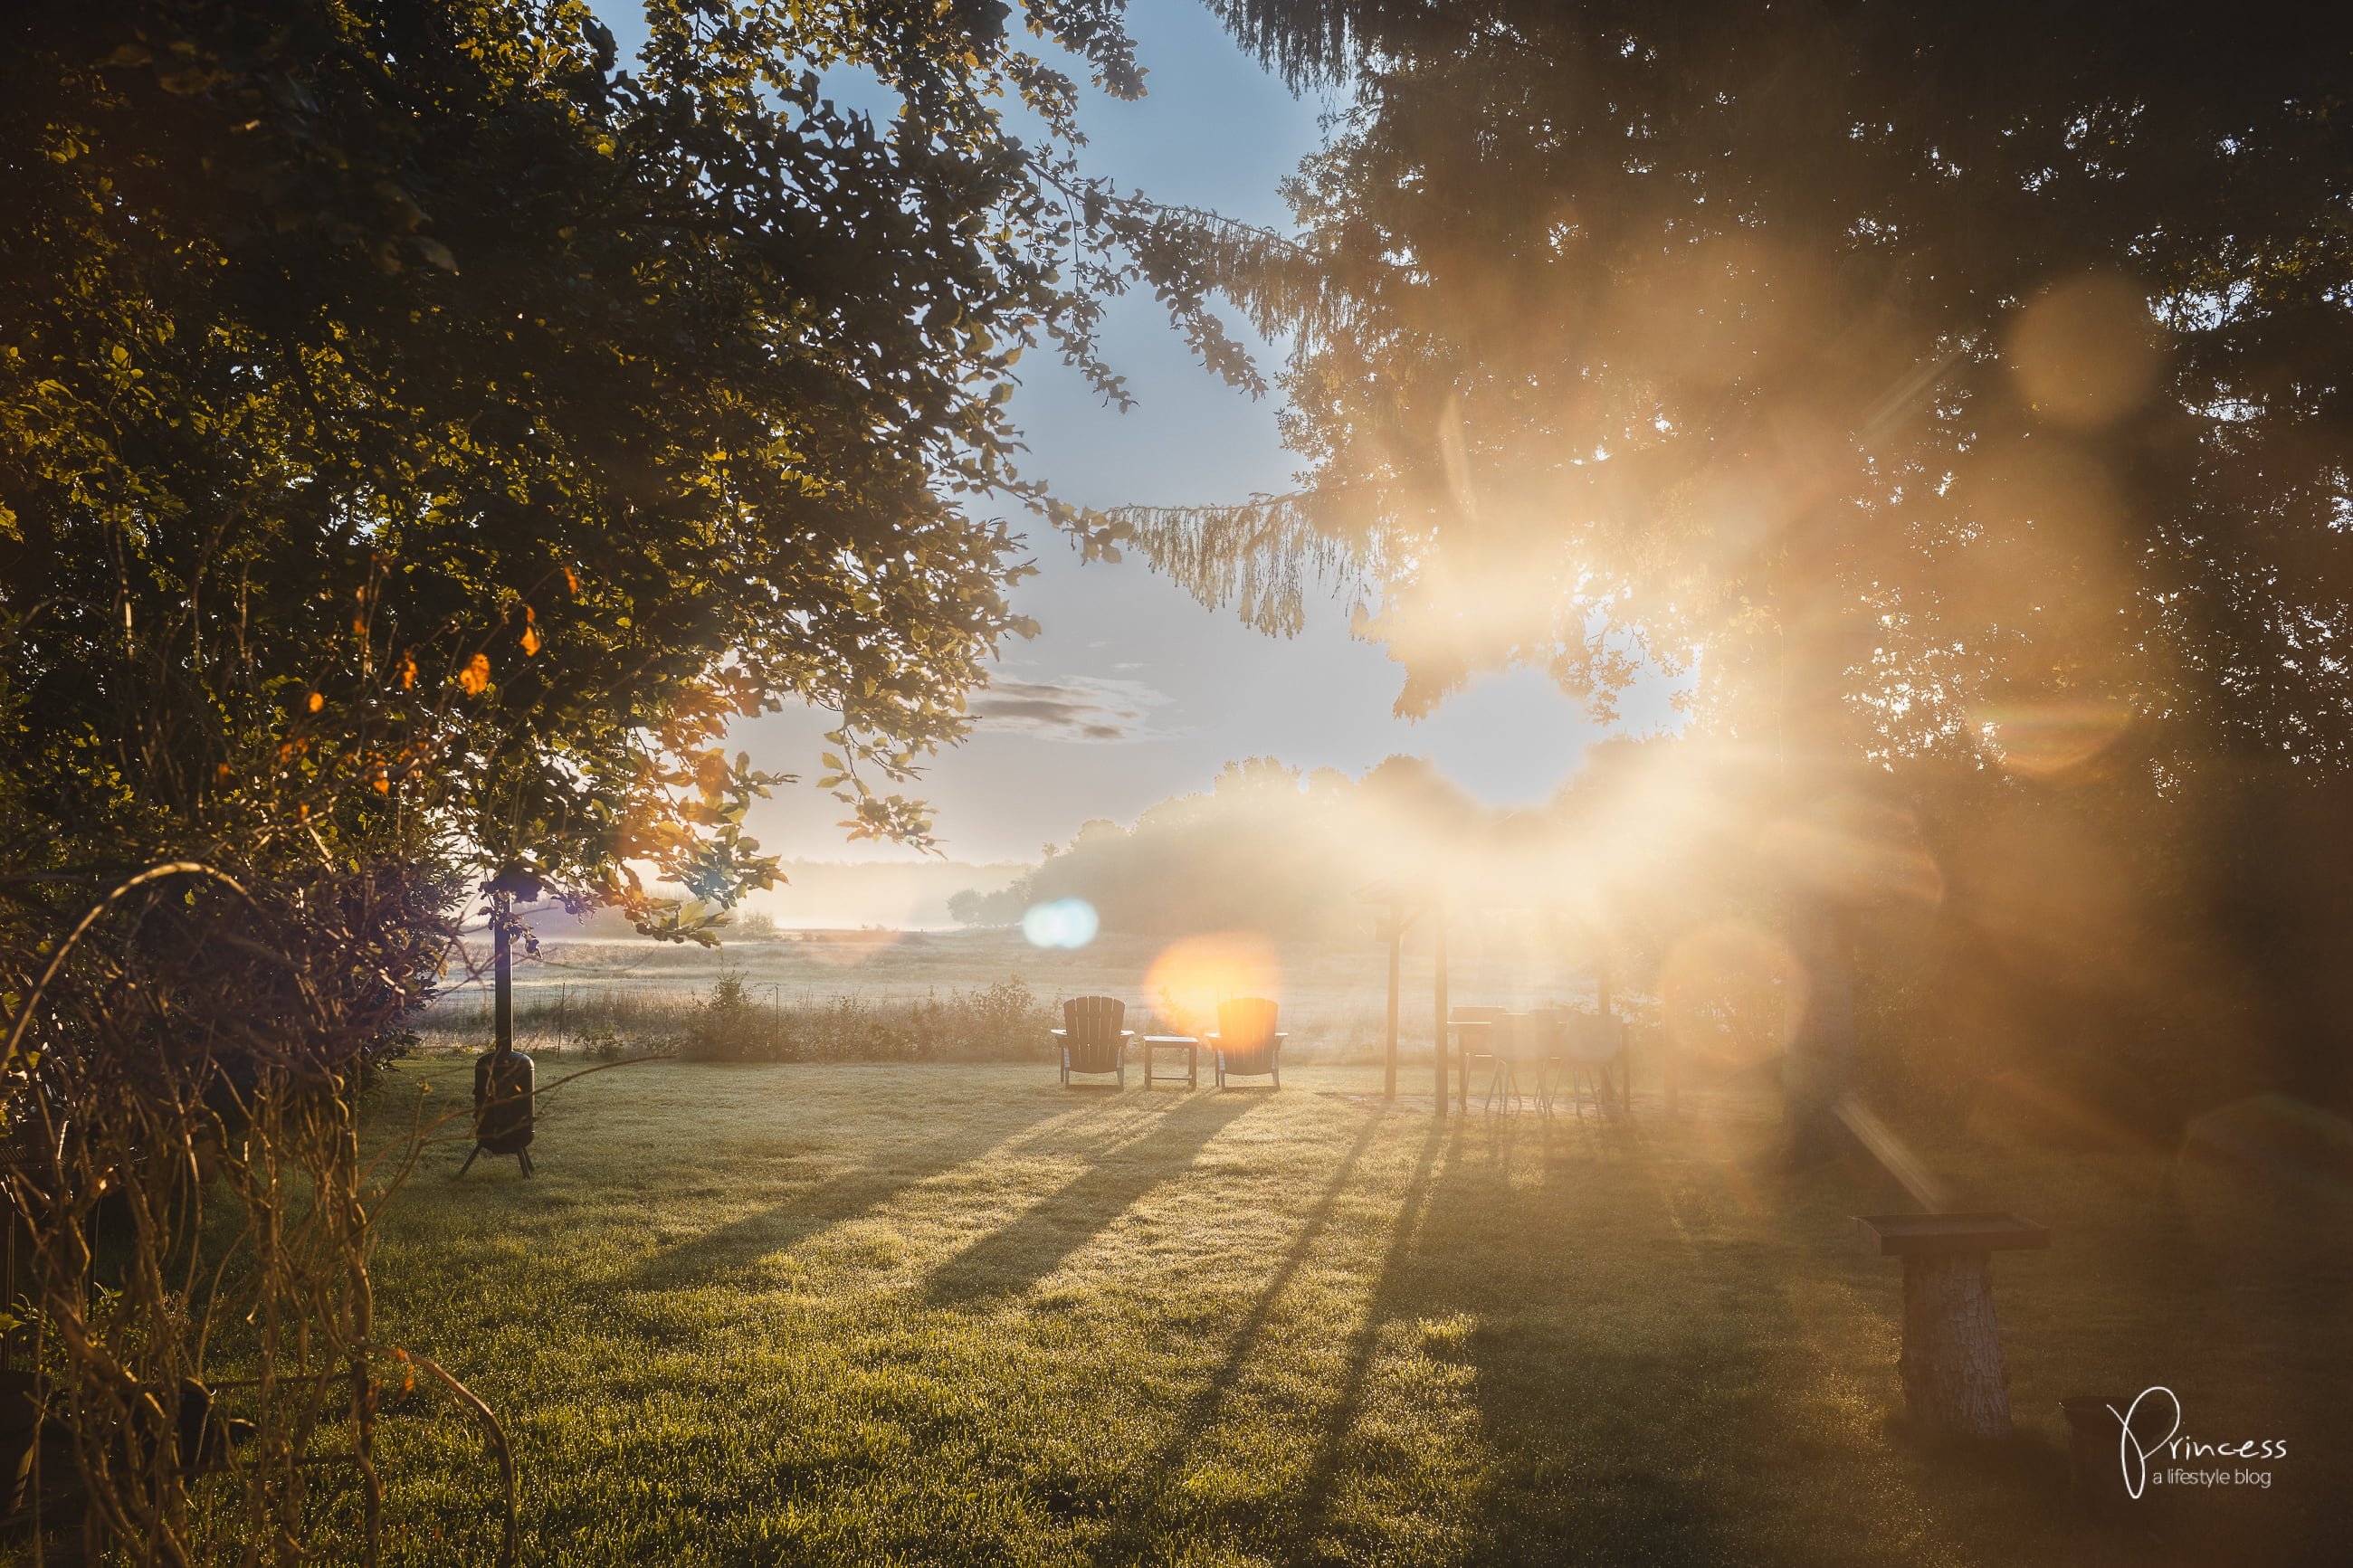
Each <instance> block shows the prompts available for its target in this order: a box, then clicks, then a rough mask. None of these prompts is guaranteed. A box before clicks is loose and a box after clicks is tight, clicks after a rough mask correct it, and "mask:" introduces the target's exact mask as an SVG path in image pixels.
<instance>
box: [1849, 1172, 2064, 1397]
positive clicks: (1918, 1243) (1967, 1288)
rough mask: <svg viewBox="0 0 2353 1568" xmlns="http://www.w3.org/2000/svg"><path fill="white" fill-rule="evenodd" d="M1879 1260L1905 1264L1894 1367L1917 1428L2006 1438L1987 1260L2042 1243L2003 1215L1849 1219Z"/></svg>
mask: <svg viewBox="0 0 2353 1568" xmlns="http://www.w3.org/2000/svg"><path fill="white" fill-rule="evenodd" d="M1854 1223H1855V1226H1856V1228H1857V1229H1859V1230H1861V1231H1862V1234H1863V1236H1864V1237H1865V1238H1866V1239H1868V1240H1870V1241H1873V1242H1874V1243H1876V1244H1877V1247H1878V1250H1879V1254H1880V1256H1881V1257H1883V1258H1902V1259H1904V1350H1903V1353H1902V1354H1901V1355H1900V1356H1899V1357H1898V1358H1897V1360H1896V1363H1895V1364H1896V1368H1897V1370H1898V1371H1899V1372H1901V1373H1903V1377H1904V1399H1905V1404H1906V1405H1909V1406H1910V1407H1911V1411H1912V1419H1913V1420H1914V1421H1915V1422H1916V1423H1918V1424H1919V1426H1920V1427H1921V1429H1922V1431H1923V1432H1925V1433H1926V1434H1928V1435H1930V1436H1962V1437H2007V1436H2010V1383H2009V1378H2008V1376H2007V1374H2006V1373H2004V1372H2003V1371H2002V1365H2001V1337H2000V1331H1998V1330H1997V1329H1996V1328H1995V1326H1994V1318H1993V1255H1994V1254H1995V1253H1996V1252H2008V1251H2013V1250H2018V1249H2021V1248H2043V1247H2049V1246H2050V1245H2051V1233H2050V1232H2049V1231H2048V1230H2045V1229H2044V1228H2043V1227H2042V1226H2039V1225H2036V1224H2034V1223H2033V1222H2032V1221H2031V1220H2023V1219H2021V1218H2019V1217H2018V1216H2017V1215H2010V1214H1878V1215H1861V1216H1859V1217H1858V1218H1857V1219H1856V1220H1855V1222H1854Z"/></svg>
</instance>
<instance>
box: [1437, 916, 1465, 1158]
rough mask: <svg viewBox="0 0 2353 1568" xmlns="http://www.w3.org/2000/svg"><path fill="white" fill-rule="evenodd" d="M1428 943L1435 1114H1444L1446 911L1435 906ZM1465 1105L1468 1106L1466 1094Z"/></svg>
mask: <svg viewBox="0 0 2353 1568" xmlns="http://www.w3.org/2000/svg"><path fill="white" fill-rule="evenodd" d="M1430 945H1431V946H1432V947H1433V948H1435V949H1436V950H1437V958H1436V972H1437V984H1436V986H1435V997H1434V999H1435V1001H1436V1003H1437V1022H1438V1049H1437V1052H1436V1055H1437V1058H1438V1100H1437V1104H1436V1112H1437V1114H1438V1115H1440V1116H1441V1117H1442V1116H1444V1115H1445V1114H1446V1065H1447V1064H1446V1055H1447V1051H1446V1036H1447V1030H1446V911H1445V910H1443V909H1440V908H1439V907H1438V906H1436V905H1434V904H1433V905H1432V906H1431V907H1430ZM1465 1103H1466V1104H1468V1103H1469V1101H1468V1099H1467V1094H1466V1099H1465Z"/></svg>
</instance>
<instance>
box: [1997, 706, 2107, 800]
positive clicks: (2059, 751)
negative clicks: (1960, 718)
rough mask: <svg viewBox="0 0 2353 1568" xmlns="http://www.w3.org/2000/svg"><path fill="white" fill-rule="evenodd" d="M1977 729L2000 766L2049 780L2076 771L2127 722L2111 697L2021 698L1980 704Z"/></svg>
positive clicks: (2023, 776) (2104, 746) (2079, 771)
mask: <svg viewBox="0 0 2353 1568" xmlns="http://www.w3.org/2000/svg"><path fill="white" fill-rule="evenodd" d="M1976 718H1977V722H1978V733H1979V734H1980V735H1982V736H1983V737H1984V738H1985V744H1986V746H1987V748H1988V749H1989V750H1990V751H1991V752H1993V753H1994V755H1995V757H1996V758H1998V759H1999V760H2000V763H2001V765H2002V766H2003V767H2004V768H2005V769H2007V770H2009V771H2010V772H2011V773H2016V774H2018V775H2019V776H2020V777H2021V778H2028V779H2033V780H2036V781H2037V782H2046V783H2047V782H2051V781H2054V780H2058V779H2063V778H2066V777H2068V776H2069V775H2071V774H2074V773H2082V772H2083V771H2084V770H2085V769H2086V768H2088V767H2089V766H2090V765H2091V763H2093V762H2094V761H2095V760H2096V759H2097V758H2098V757H2099V756H2100V754H2101V753H2102V752H2105V751H2106V750H2107V749H2108V748H2109V747H2110V746H2112V745H2114V744H2115V743H2116V740H2117V738H2118V737H2119V736H2121V735H2122V734H2123V733H2124V732H2125V731H2126V729H2128V728H2129V727H2130V726H2131V724H2132V712H2131V710H2128V709H2126V707H2125V706H2124V705H2123V704H2122V703H2116V702H2021V703H2010V704H2007V705H2003V706H1998V707H1987V708H1983V709H1980V710H1978V713H1977V715H1976Z"/></svg>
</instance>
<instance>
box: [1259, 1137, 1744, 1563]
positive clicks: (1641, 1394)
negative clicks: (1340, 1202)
mask: <svg viewBox="0 0 2353 1568" xmlns="http://www.w3.org/2000/svg"><path fill="white" fill-rule="evenodd" d="M1564 1131H1565V1130H1562V1129H1550V1130H1546V1129H1540V1128H1529V1129H1527V1130H1526V1135H1525V1139H1523V1136H1522V1135H1521V1134H1518V1133H1516V1132H1515V1133H1514V1134H1513V1135H1511V1136H1509V1137H1505V1138H1502V1139H1499V1140H1497V1141H1494V1142H1490V1141H1488V1140H1485V1139H1483V1138H1482V1137H1481V1136H1480V1135H1479V1134H1477V1133H1473V1132H1472V1131H1470V1130H1469V1129H1467V1128H1465V1129H1463V1130H1462V1131H1461V1133H1460V1134H1458V1137H1457V1141H1456V1142H1454V1144H1453V1146H1452V1149H1451V1152H1450V1157H1449V1158H1448V1159H1447V1160H1446V1161H1445V1162H1444V1163H1443V1165H1442V1166H1441V1167H1440V1170H1439V1172H1438V1173H1437V1176H1436V1179H1435V1180H1434V1181H1433V1182H1432V1183H1431V1184H1430V1189H1429V1195H1428V1201H1427V1205H1426V1207H1425V1209H1424V1211H1423V1214H1422V1216H1421V1220H1420V1223H1419V1226H1415V1227H1413V1228H1412V1229H1411V1230H1410V1231H1409V1232H1407V1231H1400V1239H1402V1240H1405V1242H1406V1246H1405V1247H1404V1248H1403V1249H1402V1251H1401V1252H1399V1251H1398V1250H1397V1249H1394V1248H1393V1250H1392V1255H1391V1260H1390V1263H1389V1264H1388V1267H1386V1268H1385V1269H1384V1271H1383V1277H1382V1283H1381V1286H1380V1288H1379V1291H1378V1294H1377V1300H1376V1302H1375V1306H1374V1310H1373V1311H1372V1312H1370V1313H1369V1314H1368V1315H1367V1318H1366V1322H1365V1323H1364V1325H1363V1326H1362V1327H1361V1328H1360V1329H1359V1331H1358V1337H1357V1340H1356V1345H1355V1347H1354V1349H1353V1351H1352V1353H1351V1358H1350V1364H1349V1370H1348V1372H1347V1373H1345V1374H1344V1381H1343V1384H1342V1389H1341V1400H1340V1402H1339V1405H1338V1406H1337V1408H1336V1409H1335V1413H1334V1417H1333V1422H1332V1426H1331V1430H1330V1436H1329V1438H1328V1440H1327V1447H1326V1448H1325V1450H1324V1452H1323V1453H1321V1454H1320V1455H1319V1456H1318V1458H1317V1460H1316V1462H1315V1466H1314V1469H1313V1470H1312V1471H1311V1473H1310V1479H1309V1482H1308V1496H1307V1501H1308V1503H1309V1506H1310V1510H1311V1511H1310V1514H1309V1517H1308V1519H1307V1520H1306V1521H1305V1524H1306V1525H1307V1527H1309V1528H1311V1529H1314V1530H1315V1531H1318V1532H1319V1533H1321V1532H1329V1534H1330V1536H1331V1537H1332V1539H1329V1540H1326V1541H1325V1542H1323V1546H1324V1550H1326V1551H1327V1552H1330V1551H1335V1550H1336V1551H1337V1552H1339V1553H1340V1554H1341V1555H1342V1556H1344V1557H1345V1558H1347V1559H1350V1560H1354V1559H1356V1558H1358V1557H1360V1556H1372V1555H1377V1554H1378V1553H1379V1552H1380V1551H1381V1549H1382V1547H1383V1545H1384V1542H1380V1541H1379V1540H1377V1539H1364V1540H1359V1539H1355V1535H1356V1533H1357V1532H1356V1531H1353V1530H1352V1529H1351V1528H1350V1527H1349V1526H1347V1525H1346V1524H1345V1522H1336V1523H1335V1514H1336V1513H1338V1511H1339V1510H1338V1508H1337V1506H1336V1505H1337V1503H1338V1500H1339V1499H1340V1497H1341V1496H1342V1494H1343V1492H1344V1490H1345V1488H1346V1486H1347V1483H1348V1482H1349V1480H1350V1479H1351V1476H1352V1474H1353V1473H1355V1472H1356V1470H1357V1469H1359V1468H1362V1469H1365V1470H1366V1471H1367V1472H1375V1471H1377V1469H1378V1468H1379V1466H1380V1463H1381V1456H1380V1455H1379V1454H1377V1453H1369V1454H1360V1453H1356V1452H1353V1451H1352V1450H1353V1449H1355V1448H1356V1443H1355V1442H1354V1441H1353V1440H1352V1437H1351V1434H1350V1432H1349V1430H1348V1428H1349V1426H1351V1425H1353V1424H1354V1422H1355V1420H1356V1415H1357V1412H1358V1409H1359V1408H1360V1406H1361V1404H1362V1402H1363V1399H1364V1397H1365V1389H1366V1384H1367V1382H1368V1379H1369V1376H1370V1369H1371V1363H1372V1358H1373V1355H1374V1352H1375V1350H1376V1348H1377V1336H1378V1332H1379V1329H1380V1326H1381V1323H1382V1322H1383V1321H1388V1320H1395V1319H1403V1320H1409V1321H1410V1320H1416V1319H1419V1320H1421V1321H1430V1322H1440V1321H1461V1320H1465V1319H1467V1320H1468V1321H1469V1322H1470V1323H1471V1325H1472V1326H1471V1328H1470V1331H1469V1332H1467V1333H1466V1334H1463V1335H1461V1337H1459V1338H1457V1339H1453V1340H1451V1341H1449V1342H1444V1343H1442V1344H1441V1345H1440V1346H1437V1347H1434V1348H1433V1349H1431V1350H1430V1351H1427V1352H1424V1353H1434V1354H1440V1355H1443V1356H1445V1357H1447V1358H1448V1359H1451V1360H1454V1361H1456V1362H1458V1363H1461V1364H1464V1365H1466V1366H1467V1368H1468V1370H1469V1372H1470V1373H1471V1375H1470V1378H1469V1380H1468V1393H1469V1397H1470V1399H1471V1400H1472V1405H1473V1407H1474V1411H1475V1415H1476V1416H1477V1419H1478V1424H1479V1428H1480V1434H1481V1436H1482V1438H1483V1440H1484V1447H1485V1449H1486V1451H1487V1452H1486V1456H1485V1458H1484V1460H1483V1462H1482V1463H1481V1464H1480V1466H1479V1468H1478V1473H1477V1474H1476V1475H1475V1476H1474V1477H1469V1478H1465V1482H1466V1486H1467V1491H1466V1493H1464V1494H1461V1495H1456V1496H1452V1497H1449V1498H1446V1499H1444V1500H1430V1501H1431V1502H1432V1503H1434V1504H1435V1505H1436V1506H1438V1507H1440V1508H1442V1509H1444V1510H1446V1511H1448V1512H1449V1513H1451V1514H1452V1515H1453V1517H1454V1518H1455V1520H1456V1521H1457V1523H1458V1528H1459V1530H1460V1531H1461V1534H1460V1536H1459V1537H1458V1538H1459V1539H1460V1540H1461V1542H1462V1552H1461V1556H1462V1560H1464V1561H1467V1562H1472V1563H1555V1562H1560V1561H1564V1560H1567V1559H1568V1558H1570V1557H1574V1558H1575V1559H1576V1560H1577V1561H1578V1562H1584V1563H1645V1564H1682V1563H1694V1564H1696V1563H1723V1562H1726V1561H1736V1560H1737V1558H1738V1555H1739V1553H1738V1552H1737V1550H1736V1546H1735V1543H1734V1542H1733V1540H1732V1539H1731V1535H1730V1532H1729V1531H1728V1529H1727V1521H1726V1518H1725V1515H1726V1512H1727V1509H1728V1507H1729V1500H1727V1499H1725V1498H1723V1497H1721V1496H1720V1495H1718V1494H1717V1492H1716V1490H1715V1487H1714V1485H1713V1484H1712V1478H1714V1477H1716V1476H1720V1475H1722V1474H1723V1473H1725V1469H1726V1468H1729V1467H1733V1466H1736V1465H1738V1464H1739V1463H1740V1462H1741V1456H1742V1454H1743V1453H1744V1452H1747V1451H1750V1446H1751V1445H1757V1444H1764V1443H1769V1442H1770V1441H1772V1440H1773V1437H1774V1434H1773V1433H1772V1432H1771V1431H1770V1430H1769V1426H1768V1424H1767V1419H1766V1418H1765V1416H1764V1415H1763V1414H1762V1413H1759V1412H1757V1411H1756V1410H1755V1409H1754V1408H1753V1407H1751V1406H1750V1405H1740V1404H1734V1403H1732V1402H1729V1401H1727V1400H1726V1399H1725V1390H1727V1389H1736V1388H1746V1387H1751V1386H1754V1385H1756V1384H1759V1383H1761V1382H1763V1381H1764V1378H1765V1365H1766V1363H1767V1359H1768V1357H1769V1355H1770V1353H1771V1344H1770V1342H1769V1332H1768V1331H1767V1325H1766V1324H1765V1323H1764V1322H1763V1321H1760V1319H1759V1318H1751V1317H1746V1316H1740V1315H1727V1314H1724V1313H1721V1312H1718V1311H1716V1310H1715V1305H1716V1303H1715V1301H1711V1300H1702V1299H1696V1298H1695V1296H1694V1288H1693V1287H1694V1280H1693V1279H1692V1277H1691V1275H1690V1273H1689V1270H1690V1269H1691V1268H1694V1264H1693V1263H1692V1262H1691V1260H1688V1259H1676V1258H1666V1257H1662V1256H1661V1252H1660V1249H1659V1248H1658V1247H1656V1246H1655V1245H1654V1240H1655V1237H1653V1236H1652V1234H1651V1229H1650V1226H1649V1225H1648V1224H1645V1223H1643V1222H1647V1221H1649V1220H1651V1217H1652V1216H1651V1215H1650V1214H1648V1213H1643V1212H1640V1211H1644V1210H1649V1209H1651V1208H1652V1207H1653V1206H1654V1205H1655V1204H1656V1201H1657V1200H1656V1195H1655V1194H1654V1193H1653V1192H1652V1191H1651V1189H1650V1188H1649V1186H1648V1184H1646V1183H1644V1182H1643V1181H1642V1180H1641V1178H1640V1176H1639V1174H1638V1173H1637V1172H1636V1171H1635V1170H1634V1169H1633V1166H1634V1164H1635V1163H1637V1162H1641V1161H1644V1160H1648V1159H1653V1158H1656V1157H1657V1156H1656V1153H1655V1152H1654V1151H1651V1150H1646V1149H1644V1148H1643V1147H1641V1144H1640V1143H1639V1142H1637V1141H1635V1140H1633V1139H1630V1138H1629V1137H1627V1136H1626V1135H1625V1130H1623V1129H1609V1130H1597V1131H1595V1133H1594V1134H1593V1135H1592V1136H1591V1137H1590V1139H1589V1140H1583V1141H1582V1142H1584V1146H1583V1147H1582V1148H1581V1149H1580V1148H1578V1147H1577V1142H1579V1141H1581V1140H1579V1139H1578V1135H1575V1134H1571V1135H1569V1137H1568V1138H1567V1139H1564V1136H1563V1134H1564ZM1515 1142H1517V1143H1519V1144H1520V1152H1522V1153H1523V1154H1525V1153H1526V1152H1531V1151H1530V1150H1529V1149H1528V1148H1527V1147H1526V1144H1527V1143H1531V1142H1532V1143H1535V1145H1536V1151H1537V1152H1541V1153H1542V1154H1543V1155H1544V1156H1545V1157H1546V1158H1547V1159H1549V1158H1551V1157H1555V1156H1556V1153H1557V1152H1559V1151H1561V1150H1563V1149H1566V1150H1568V1151H1571V1152H1574V1153H1576V1154H1577V1155H1579V1156H1581V1157H1578V1158H1576V1159H1575V1160H1574V1161H1573V1162H1572V1163H1571V1164H1570V1165H1569V1167H1568V1170H1569V1174H1568V1176H1567V1178H1566V1179H1560V1180H1555V1179H1553V1178H1554V1176H1555V1173H1553V1172H1552V1171H1550V1170H1549V1169H1547V1171H1546V1180H1545V1181H1544V1182H1543V1184H1539V1185H1535V1186H1530V1185H1526V1184H1514V1183H1513V1182H1512V1180H1511V1167H1512V1163H1513V1162H1512V1160H1511V1159H1509V1158H1508V1157H1506V1156H1507V1152H1508V1151H1509V1150H1510V1148H1511V1147H1512V1145H1513V1144H1514V1143H1515ZM1482 1143H1486V1144H1487V1147H1486V1148H1485V1150H1484V1151H1482V1149H1481V1147H1480V1145H1481V1144H1482ZM1719 1300H1720V1297H1719Z"/></svg>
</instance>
